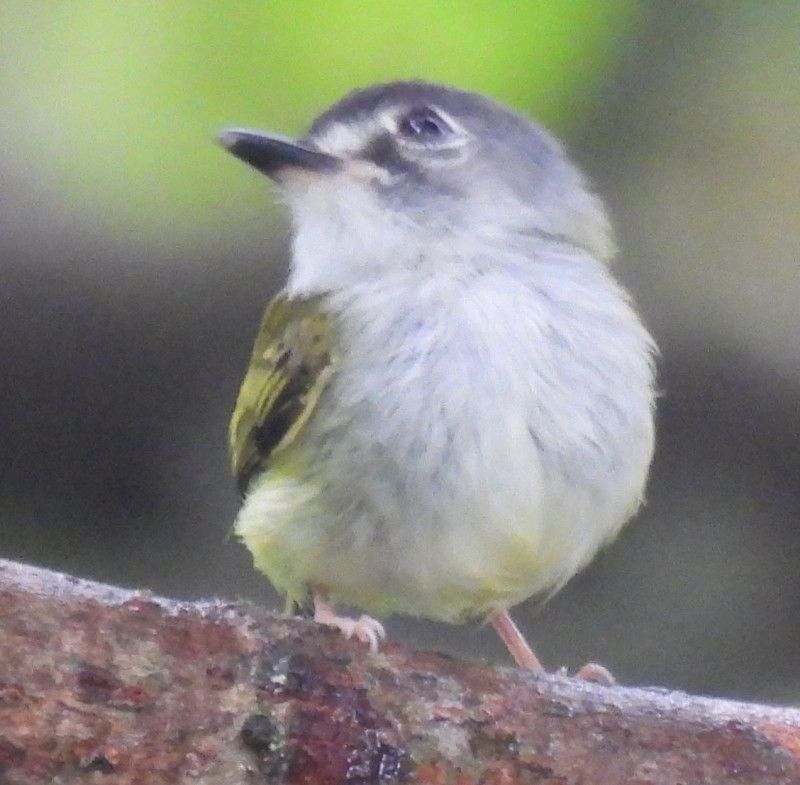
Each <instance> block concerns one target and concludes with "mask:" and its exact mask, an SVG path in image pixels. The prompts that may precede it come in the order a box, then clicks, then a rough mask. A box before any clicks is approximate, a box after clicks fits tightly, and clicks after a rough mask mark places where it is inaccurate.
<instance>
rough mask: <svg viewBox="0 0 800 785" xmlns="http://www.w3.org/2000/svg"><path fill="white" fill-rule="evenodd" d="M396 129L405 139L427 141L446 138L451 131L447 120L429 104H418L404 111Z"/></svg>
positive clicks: (433, 141)
mask: <svg viewBox="0 0 800 785" xmlns="http://www.w3.org/2000/svg"><path fill="white" fill-rule="evenodd" d="M397 130H398V133H400V135H401V136H404V137H406V138H407V139H414V140H416V141H418V142H427V143H435V142H438V141H440V140H443V139H446V138H448V137H449V136H451V135H452V133H453V129H452V128H451V127H450V125H449V124H448V123H447V121H446V120H444V119H443V118H442V117H441V115H439V114H438V113H437V112H435V111H434V110H433V109H431V108H430V107H429V106H418V107H415V108H414V109H411V110H410V111H408V112H406V114H404V115H403V116H402V117H401V118H400V120H399V122H398V124H397Z"/></svg>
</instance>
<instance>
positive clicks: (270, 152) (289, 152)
mask: <svg viewBox="0 0 800 785" xmlns="http://www.w3.org/2000/svg"><path fill="white" fill-rule="evenodd" d="M217 141H218V142H219V143H220V144H221V145H222V146H223V147H224V148H225V149H226V150H228V151H229V152H231V153H233V155H235V156H236V157H237V158H238V159H240V160H241V161H244V162H245V163H247V164H250V166H253V167H255V168H256V169H258V171H259V172H263V173H264V174H265V175H267V176H268V177H272V178H273V179H274V178H275V177H277V175H278V173H279V172H280V171H281V170H282V169H287V168H294V169H304V170H305V171H307V172H335V171H336V170H337V169H338V168H339V166H340V163H341V162H340V160H339V159H338V158H336V157H334V156H332V155H328V154H327V153H321V152H319V150H312V149H311V148H309V147H304V146H303V145H301V144H299V143H297V142H295V141H294V140H292V139H287V138H285V137H281V136H275V135H272V134H266V133H264V132H263V131H249V130H247V129H246V128H229V129H228V130H226V131H222V133H220V134H218V135H217Z"/></svg>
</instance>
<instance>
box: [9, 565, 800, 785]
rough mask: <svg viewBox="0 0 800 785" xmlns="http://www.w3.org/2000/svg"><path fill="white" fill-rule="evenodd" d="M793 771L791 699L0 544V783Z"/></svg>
mask: <svg viewBox="0 0 800 785" xmlns="http://www.w3.org/2000/svg"><path fill="white" fill-rule="evenodd" d="M184 781H185V782H198V783H215V784H216V783H219V784H222V783H224V784H226V785H228V784H232V783H258V782H265V783H287V784H292V785H293V784H294V783H303V784H304V785H339V783H343V784H344V783H346V784H347V785H373V784H374V785H391V784H392V783H405V782H410V783H429V784H430V785H472V784H474V785H478V783H480V784H481V785H513V784H514V783H526V784H527V783H538V784H540V785H541V784H543V783H546V784H547V785H573V784H574V785H577V784H578V783H586V784H591V785H605V784H606V783H608V784H609V785H611V784H613V785H623V784H625V785H662V784H663V785H667V783H669V785H676V783H685V785H703V784H704V783H728V782H730V783H737V784H739V785H743V784H745V783H746V784H747V785H758V784H760V783H763V784H764V785H790V784H791V785H798V783H800V712H799V711H796V710H791V709H778V708H768V707H764V706H756V705H749V704H743V703H732V702H728V701H720V700H710V699H705V698H694V697H689V696H687V695H684V694H682V693H674V692H666V691H662V690H644V689H629V688H623V687H612V688H609V687H601V686H598V685H593V684H588V683H585V682H579V681H576V680H573V679H568V678H560V677H555V676H552V677H551V676H548V677H534V676H533V675H531V674H528V673H524V672H521V671H517V670H512V669H508V668H497V667H490V666H487V665H483V664H478V663H475V662H466V661H459V660H455V659H453V658H451V657H448V656H445V655H442V654H432V653H425V652H423V653H413V652H409V651H408V650H407V649H405V648H403V647H402V646H399V645H394V644H388V645H386V646H384V648H383V650H382V651H381V653H380V654H377V655H371V654H369V653H368V652H366V651H365V650H364V648H363V646H361V645H359V644H355V643H348V642H346V641H344V640H343V639H342V638H341V636H339V635H337V634H335V633H332V632H330V631H327V630H325V629H321V628H319V627H318V626H317V625H315V624H313V623H312V622H309V621H304V620H301V619H285V618H280V617H276V616H274V615H271V614H269V613H267V612H265V611H263V610H261V609H259V608H254V607H251V606H249V605H242V604H231V603H225V602H209V603H178V602H174V601H171V600H164V599H160V598H156V597H152V596H150V595H148V594H142V593H135V592H127V591H123V590H120V589H115V588H112V587H109V586H102V585H99V584H95V583H89V582H87V581H81V580H77V579H75V578H71V577H68V576H64V575H60V574H57V573H53V572H48V571H46V570H41V569H37V568H33V567H28V566H24V565H19V564H14V563H12V562H7V561H1V560H0V782H2V783H4V784H5V783H8V785H30V784H32V783H37V785H38V783H53V782H58V783H83V782H87V783H88V782H91V783H99V782H102V783H109V785H116V784H117V783H137V784H142V785H150V784H151V783H152V785H160V784H161V783H174V782H184Z"/></svg>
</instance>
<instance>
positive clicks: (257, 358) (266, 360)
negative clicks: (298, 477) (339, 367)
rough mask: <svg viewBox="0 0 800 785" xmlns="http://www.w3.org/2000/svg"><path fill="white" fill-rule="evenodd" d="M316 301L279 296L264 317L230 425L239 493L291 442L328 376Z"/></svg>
mask: <svg viewBox="0 0 800 785" xmlns="http://www.w3.org/2000/svg"><path fill="white" fill-rule="evenodd" d="M321 300H322V298H321V297H309V298H294V299H289V298H288V297H287V296H286V295H285V294H279V295H278V296H277V297H275V299H274V300H272V302H271V303H270V304H269V306H268V307H267V310H266V313H265V314H264V319H263V320H262V322H261V327H260V328H259V331H258V335H257V336H256V341H255V345H254V347H253V355H252V357H251V359H250V365H249V367H248V369H247V374H246V375H245V377H244V381H243V382H242V386H241V389H240V390H239V397H238V399H237V401H236V407H235V408H234V410H233V416H232V417H231V422H230V432H229V437H230V454H231V465H232V469H233V473H234V474H235V476H236V479H237V482H238V485H239V489H240V490H241V491H244V490H246V488H247V485H248V484H249V482H250V480H251V479H252V477H253V475H254V473H256V472H257V471H259V470H260V469H263V468H265V467H266V466H267V465H268V462H269V458H270V456H273V455H275V454H276V453H277V452H279V451H281V450H283V449H285V448H286V447H287V446H288V445H290V444H291V443H292V442H293V441H294V440H295V438H296V437H297V434H298V433H300V431H301V430H302V428H303V426H304V425H305V423H306V422H307V421H308V419H309V417H310V416H311V414H312V412H313V411H314V409H315V407H316V405H317V402H318V401H319V397H320V395H321V394H322V391H323V390H324V389H325V386H326V385H327V384H328V381H329V380H330V378H331V376H332V374H333V371H334V362H333V356H332V348H333V331H332V327H331V323H330V320H329V319H328V317H327V316H326V314H325V313H324V311H323V310H322V309H321V307H320V306H321Z"/></svg>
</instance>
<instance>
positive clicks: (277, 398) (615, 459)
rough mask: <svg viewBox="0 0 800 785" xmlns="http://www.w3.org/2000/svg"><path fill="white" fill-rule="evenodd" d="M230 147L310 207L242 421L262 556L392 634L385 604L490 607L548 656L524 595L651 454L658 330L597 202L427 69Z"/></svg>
mask: <svg viewBox="0 0 800 785" xmlns="http://www.w3.org/2000/svg"><path fill="white" fill-rule="evenodd" d="M219 141H220V143H221V144H222V145H223V146H224V147H225V148H227V149H228V150H229V151H230V152H231V153H232V154H233V155H235V156H236V157H237V158H239V159H241V160H242V161H245V162H246V163H248V164H250V165H251V166H253V167H255V168H256V169H258V170H259V171H260V172H263V173H264V174H266V175H267V176H268V177H270V178H271V179H272V180H274V181H275V182H276V183H277V184H278V186H279V187H280V191H281V194H282V196H283V198H284V200H285V202H286V203H287V204H288V207H289V209H290V212H291V217H292V222H293V248H292V258H291V267H290V272H289V275H288V281H287V283H286V286H285V288H284V289H283V290H282V291H281V292H280V293H279V294H278V295H277V296H276V297H275V298H274V299H273V300H272V302H271V303H270V304H269V306H268V308H267V311H266V314H265V316H264V319H263V322H262V324H261V327H260V330H259V332H258V335H257V337H256V340H255V347H254V349H253V354H252V359H251V361H250V365H249V368H248V370H247V374H246V376H245V378H244V381H243V383H242V386H241V391H240V393H239V397H238V400H237V403H236V407H235V410H234V412H233V417H232V419H231V423H230V450H231V456H232V464H233V470H234V473H235V475H236V476H237V478H238V481H239V485H240V488H241V490H242V492H243V499H244V501H243V504H242V507H241V510H240V512H239V514H238V517H237V519H236V523H235V532H236V534H237V535H238V537H239V538H241V540H242V541H243V542H244V544H245V545H246V546H247V548H248V549H249V550H250V552H251V554H252V556H253V560H254V564H255V566H256V568H257V569H259V570H260V571H262V572H263V573H264V574H265V575H266V576H267V577H268V578H269V580H270V581H271V582H272V584H273V585H274V586H275V588H276V589H277V590H278V591H279V592H281V593H283V594H285V595H286V597H287V601H288V603H289V607H292V606H293V605H294V604H299V605H305V606H309V605H310V606H313V612H314V618H315V619H316V621H317V622H319V623H321V624H324V625H330V626H331V627H335V628H338V629H339V630H341V631H342V632H343V633H344V634H345V635H346V636H347V637H351V636H355V637H356V638H357V639H359V640H360V641H363V642H364V643H366V644H369V646H370V647H371V648H372V649H377V647H378V644H379V641H380V640H381V639H382V638H384V637H385V631H384V628H383V626H382V624H381V623H380V621H378V620H377V619H376V618H374V617H373V616H383V615H388V614H395V613H400V614H410V615H413V616H420V617H425V618H428V619H434V620H438V621H442V622H450V623H462V622H466V621H468V620H488V621H489V622H491V624H492V625H493V626H494V628H495V629H496V630H497V632H498V633H499V635H500V637H501V638H502V640H503V641H504V643H505V644H506V646H507V647H508V650H509V652H510V653H511V655H512V656H513V657H514V659H515V660H516V662H517V663H518V664H519V665H520V666H523V667H525V668H530V669H532V670H534V671H542V670H543V668H542V665H541V663H540V661H539V659H538V658H537V657H536V655H535V654H534V652H533V650H532V649H531V647H530V646H529V645H528V643H527V642H526V640H525V638H524V637H523V635H522V634H521V632H520V631H519V630H518V628H517V627H516V626H515V624H514V622H513V620H512V619H511V616H510V615H509V608H511V607H512V606H514V605H516V604H517V603H519V602H521V601H523V600H525V599H526V598H528V597H531V596H533V595H540V596H542V595H546V594H552V593H554V592H555V591H557V590H558V589H560V588H561V587H562V586H563V585H564V584H565V583H566V582H567V581H568V580H569V579H570V578H571V577H572V576H573V575H575V573H576V572H578V571H579V570H580V569H581V568H582V567H584V566H585V565H586V564H587V563H588V562H589V561H590V560H591V559H592V557H593V556H594V555H595V554H596V553H597V551H598V549H599V548H600V547H601V546H603V545H604V544H605V543H608V542H609V541H610V540H611V539H612V538H613V537H614V536H615V535H616V534H617V533H618V532H619V530H620V528H621V527H622V525H623V524H624V523H625V522H626V521H627V520H628V519H629V518H630V517H631V516H632V515H633V514H634V513H635V512H636V510H637V509H638V507H639V506H640V504H641V502H642V498H643V493H644V487H645V482H646V478H647V473H648V468H649V465H650V460H651V457H652V452H653V438H654V436H653V432H654V427H653V409H654V388H653V385H654V363H653V358H654V353H655V346H654V343H653V340H652V339H651V337H650V336H649V334H648V332H647V331H646V329H645V328H644V326H643V325H642V323H641V321H640V319H639V318H638V316H637V314H636V312H635V311H634V309H633V308H632V306H631V303H630V299H629V296H628V294H627V293H626V292H625V290H624V289H622V288H621V287H620V286H619V285H618V284H617V283H616V282H615V281H614V279H613V278H612V276H611V274H610V272H609V270H608V266H607V263H608V262H609V260H610V258H611V257H612V255H613V253H614V250H615V249H614V242H613V240H612V237H611V230H610V226H609V221H608V219H607V217H606V214H605V211H604V209H603V205H602V203H601V202H600V200H599V199H598V198H597V196H595V195H594V194H593V193H592V191H591V190H590V188H589V186H588V185H587V181H586V179H585V178H584V176H583V175H582V174H581V173H580V172H579V171H578V169H577V168H576V167H575V166H573V165H572V164H571V163H570V161H569V160H568V159H567V157H566V155H565V153H564V151H563V149H562V147H561V146H560V145H559V144H558V142H556V141H555V140H554V139H553V138H552V137H551V136H550V135H549V134H548V133H547V132H545V131H544V130H543V129H541V128H540V127H538V126H537V125H535V124H534V123H533V122H531V121H530V120H528V119H526V118H524V117H523V116H521V115H518V114H516V113H514V112H513V111H511V110H509V109H507V108H505V107H504V106H502V105H501V104H498V103H496V102H494V101H492V100H490V99H488V98H484V97H482V96H480V95H477V94H474V93H470V92H465V91H462V90H457V89H453V88H450V87H445V86H441V85H436V84H429V83H425V82H418V81H408V82H394V83H389V84H382V85H375V86H372V87H367V88H365V89H361V90H357V91H355V92H353V93H351V94H349V95H348V96H346V97H345V98H344V99H342V100H341V101H340V102H339V103H337V104H335V105H334V106H333V107H331V108H330V109H328V110H327V111H325V112H324V113H323V114H322V115H320V116H319V117H318V118H317V119H316V120H315V121H314V122H313V124H312V125H311V128H310V130H309V131H308V133H307V134H306V135H305V136H303V137H301V138H299V139H290V138H287V137H284V136H279V135H274V134H269V133H263V132H260V131H253V130H247V129H231V130H226V131H223V132H222V133H221V134H220V135H219ZM336 604H346V605H349V606H354V607H356V608H359V609H360V610H363V611H365V612H366V613H369V614H373V615H371V616H367V615H363V616H360V617H358V618H350V617H348V616H345V615H341V614H340V613H339V612H337V609H336ZM586 667H587V668H588V670H586V671H582V672H581V673H579V675H583V676H585V677H586V678H595V677H596V678H598V679H601V680H603V679H605V677H606V675H607V674H606V673H605V672H604V671H603V672H602V673H601V672H600V671H598V670H597V668H598V667H599V666H586ZM601 670H602V669H601ZM598 673H599V674H600V675H598ZM608 678H610V676H608Z"/></svg>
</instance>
